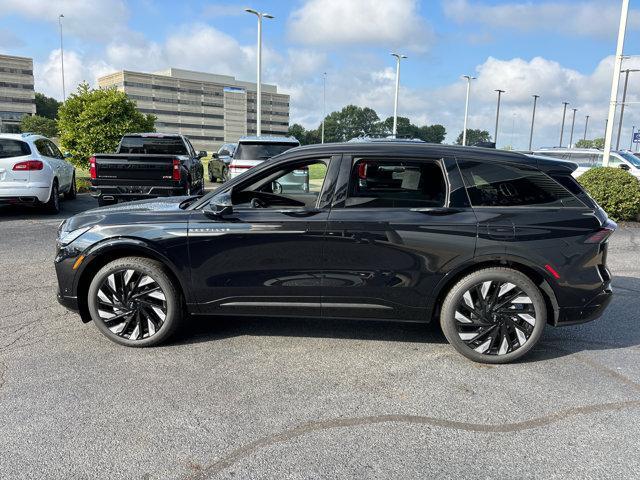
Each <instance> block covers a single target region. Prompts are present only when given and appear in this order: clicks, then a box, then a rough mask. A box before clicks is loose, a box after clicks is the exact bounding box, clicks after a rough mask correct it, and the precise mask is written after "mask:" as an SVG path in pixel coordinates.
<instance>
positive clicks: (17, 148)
mask: <svg viewBox="0 0 640 480" xmlns="http://www.w3.org/2000/svg"><path fill="white" fill-rule="evenodd" d="M24 155H31V148H30V147H29V144H28V143H27V142H22V141H20V140H11V139H9V138H0V158H11V157H22V156H24Z"/></svg>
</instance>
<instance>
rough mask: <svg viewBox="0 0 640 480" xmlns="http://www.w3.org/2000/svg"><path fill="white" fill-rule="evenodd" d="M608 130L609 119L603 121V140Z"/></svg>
mask: <svg viewBox="0 0 640 480" xmlns="http://www.w3.org/2000/svg"><path fill="white" fill-rule="evenodd" d="M608 128H609V119H608V118H607V119H605V121H604V138H607V129H608Z"/></svg>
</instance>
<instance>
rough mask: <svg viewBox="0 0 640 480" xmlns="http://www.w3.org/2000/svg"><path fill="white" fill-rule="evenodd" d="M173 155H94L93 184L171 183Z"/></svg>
mask: <svg viewBox="0 0 640 480" xmlns="http://www.w3.org/2000/svg"><path fill="white" fill-rule="evenodd" d="M179 158H180V157H177V156H175V155H148V154H145V155H132V154H115V155H96V156H95V163H96V177H95V179H94V180H93V183H94V184H95V185H127V184H128V185H131V184H135V185H152V184H153V185H171V184H172V178H173V177H172V175H173V170H174V163H175V162H179Z"/></svg>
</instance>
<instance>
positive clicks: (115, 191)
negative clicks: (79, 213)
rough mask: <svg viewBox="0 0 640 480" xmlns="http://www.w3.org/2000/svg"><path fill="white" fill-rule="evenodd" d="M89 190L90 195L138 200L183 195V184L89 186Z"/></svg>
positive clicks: (184, 190) (184, 191) (184, 189)
mask: <svg viewBox="0 0 640 480" xmlns="http://www.w3.org/2000/svg"><path fill="white" fill-rule="evenodd" d="M89 192H90V194H91V196H92V197H94V198H100V197H113V199H114V200H115V199H118V200H140V199H145V198H155V197H173V196H180V195H185V193H186V188H185V186H184V185H178V186H163V187H156V186H119V185H118V186H102V185H100V186H91V187H89Z"/></svg>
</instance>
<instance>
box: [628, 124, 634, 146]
mask: <svg viewBox="0 0 640 480" xmlns="http://www.w3.org/2000/svg"><path fill="white" fill-rule="evenodd" d="M635 134H636V126H635V125H634V126H633V127H631V142H630V143H629V150H631V151H633V136H634V135H635Z"/></svg>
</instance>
